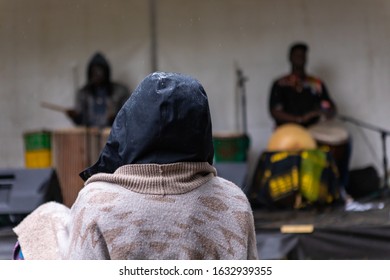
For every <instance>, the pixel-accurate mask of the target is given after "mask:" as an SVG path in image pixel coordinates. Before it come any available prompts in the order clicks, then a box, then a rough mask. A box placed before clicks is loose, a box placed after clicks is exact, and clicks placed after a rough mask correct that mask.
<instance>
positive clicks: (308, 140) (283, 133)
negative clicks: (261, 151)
mask: <svg viewBox="0 0 390 280" xmlns="http://www.w3.org/2000/svg"><path fill="white" fill-rule="evenodd" d="M315 148H317V144H316V142H315V140H314V139H313V137H312V136H311V135H310V133H309V132H308V131H307V129H305V128H304V127H302V126H300V125H297V124H292V123H291V124H284V125H281V126H279V127H278V128H277V129H276V130H275V132H274V133H273V134H272V135H271V138H270V139H269V141H268V147H267V150H268V151H300V150H306V149H315Z"/></svg>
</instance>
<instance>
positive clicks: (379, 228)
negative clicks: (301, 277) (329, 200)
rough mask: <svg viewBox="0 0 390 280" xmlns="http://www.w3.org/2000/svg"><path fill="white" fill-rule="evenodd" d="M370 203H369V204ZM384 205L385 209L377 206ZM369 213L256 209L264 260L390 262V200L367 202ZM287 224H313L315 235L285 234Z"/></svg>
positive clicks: (258, 242)
mask: <svg viewBox="0 0 390 280" xmlns="http://www.w3.org/2000/svg"><path fill="white" fill-rule="evenodd" d="M365 203H367V204H365ZM378 203H383V204H384V208H383V209H375V207H374V206H375V205H377V204H378ZM364 204H365V205H372V206H373V209H371V210H367V211H361V212H360V211H359V212H353V211H352V212H351V211H346V210H345V209H344V208H343V207H341V206H340V207H332V208H328V209H325V210H323V211H302V210H299V211H298V210H295V211H266V210H255V212H254V218H255V225H256V239H257V248H258V254H259V256H260V259H306V260H308V259H313V260H365V259H367V260H389V259H390V217H389V211H390V198H385V199H382V200H376V201H370V202H364V203H363V205H364ZM283 225H313V226H314V231H313V232H312V233H288V234H286V233H282V232H281V231H280V228H281V227H282V226H283Z"/></svg>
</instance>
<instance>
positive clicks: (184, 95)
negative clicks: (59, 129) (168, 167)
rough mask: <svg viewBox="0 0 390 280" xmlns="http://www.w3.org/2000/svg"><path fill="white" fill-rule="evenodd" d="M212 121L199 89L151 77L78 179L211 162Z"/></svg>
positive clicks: (175, 77) (172, 77)
mask: <svg viewBox="0 0 390 280" xmlns="http://www.w3.org/2000/svg"><path fill="white" fill-rule="evenodd" d="M213 157H214V148H213V143H212V129H211V117H210V110H209V104H208V99H207V95H206V92H205V90H204V89H203V87H202V85H201V84H200V83H199V82H198V81H197V80H195V79H193V78H192V77H189V76H185V75H182V74H176V73H161V72H159V73H153V74H150V75H149V76H147V77H146V78H145V79H144V80H143V81H142V82H141V83H140V84H139V85H138V87H137V88H136V89H135V91H134V92H133V94H132V95H131V96H130V98H129V99H128V100H127V101H126V103H125V104H124V105H123V107H122V109H121V110H120V111H119V113H118V115H117V117H116V118H115V121H114V123H113V126H112V128H111V133H110V135H109V137H108V141H107V143H106V145H105V147H104V148H103V150H102V152H101V154H100V157H99V160H98V161H97V163H96V164H95V165H93V166H92V167H90V168H88V169H86V170H85V171H83V172H82V173H81V174H80V176H81V177H82V178H83V179H84V180H87V179H88V178H89V177H90V176H92V175H94V174H96V173H100V172H104V173H113V172H114V171H115V170H116V169H117V168H119V167H120V166H123V165H126V164H146V163H156V164H168V163H175V162H209V163H210V164H212V163H213Z"/></svg>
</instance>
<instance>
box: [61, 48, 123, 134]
mask: <svg viewBox="0 0 390 280" xmlns="http://www.w3.org/2000/svg"><path fill="white" fill-rule="evenodd" d="M86 74H87V83H86V85H84V86H83V87H82V88H81V89H79V90H78V91H77V93H76V102H75V108H74V109H71V110H68V111H67V112H66V113H67V115H68V116H69V117H70V118H71V119H72V121H73V122H74V123H75V124H76V125H84V126H97V127H109V126H111V125H112V122H113V121H114V119H115V116H116V114H117V113H118V112H119V110H120V108H121V107H122V105H123V104H124V103H125V102H126V100H127V99H128V97H129V96H130V92H129V91H128V89H127V87H126V86H124V85H121V84H119V83H116V82H113V81H112V80H111V68H110V65H109V63H108V61H107V59H106V58H105V57H104V55H103V54H101V53H96V54H94V55H93V56H92V58H91V59H90V61H89V63H88V67H87V73H86Z"/></svg>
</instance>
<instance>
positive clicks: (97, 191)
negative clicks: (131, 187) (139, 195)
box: [77, 181, 123, 203]
mask: <svg viewBox="0 0 390 280" xmlns="http://www.w3.org/2000/svg"><path fill="white" fill-rule="evenodd" d="M122 189H123V188H122V187H120V186H117V185H115V184H112V183H108V182H104V181H96V182H92V183H88V184H86V185H85V186H84V187H83V188H82V189H81V190H80V192H79V194H78V197H77V200H78V201H79V202H81V201H82V202H84V203H85V202H87V203H91V202H93V203H96V202H97V203H99V202H102V203H103V202H107V201H109V200H110V199H113V198H116V197H119V196H120V191H121V190H122Z"/></svg>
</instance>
